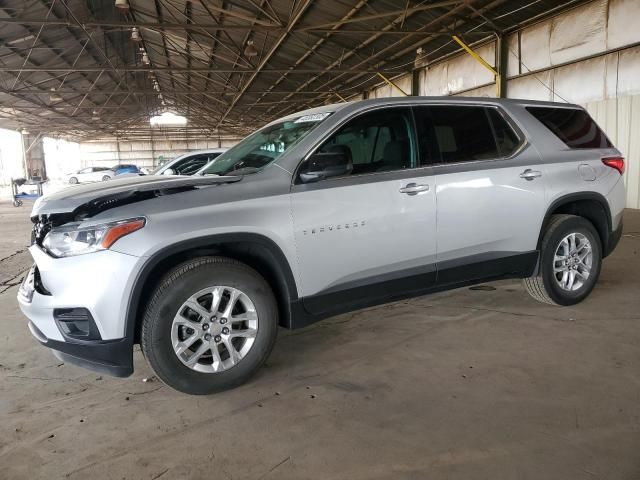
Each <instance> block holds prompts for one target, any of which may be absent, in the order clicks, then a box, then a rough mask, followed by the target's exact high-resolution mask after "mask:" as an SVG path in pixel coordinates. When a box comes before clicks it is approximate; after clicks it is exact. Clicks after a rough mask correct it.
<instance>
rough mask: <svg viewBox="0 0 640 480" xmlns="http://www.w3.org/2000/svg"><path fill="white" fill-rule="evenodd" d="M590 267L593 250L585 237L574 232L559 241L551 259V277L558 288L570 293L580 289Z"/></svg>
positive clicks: (588, 273) (589, 271) (587, 276)
mask: <svg viewBox="0 0 640 480" xmlns="http://www.w3.org/2000/svg"><path fill="white" fill-rule="evenodd" d="M592 266H593V248H592V247H591V242H590V241H589V239H588V238H587V237H586V236H585V235H583V234H582V233H578V232H574V233H570V234H568V235H567V236H565V237H564V238H563V239H562V240H561V241H560V243H559V245H558V248H556V252H555V255H554V257H553V276H554V278H555V280H556V282H557V284H558V285H559V286H560V288H562V289H563V290H567V291H570V292H572V291H576V290H578V289H580V288H581V287H582V286H583V285H584V284H585V282H586V281H587V279H588V278H589V275H590V274H591V268H592Z"/></svg>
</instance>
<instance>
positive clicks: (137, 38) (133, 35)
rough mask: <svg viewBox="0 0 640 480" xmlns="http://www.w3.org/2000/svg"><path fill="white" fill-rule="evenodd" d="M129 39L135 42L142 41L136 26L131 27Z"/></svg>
mask: <svg viewBox="0 0 640 480" xmlns="http://www.w3.org/2000/svg"><path fill="white" fill-rule="evenodd" d="M131 41H132V42H136V43H138V42H141V41H142V37H141V36H140V30H138V28H137V27H133V28H132V29H131Z"/></svg>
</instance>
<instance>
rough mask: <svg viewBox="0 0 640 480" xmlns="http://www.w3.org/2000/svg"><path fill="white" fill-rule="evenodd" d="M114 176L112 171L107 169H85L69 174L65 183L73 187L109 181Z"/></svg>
mask: <svg viewBox="0 0 640 480" xmlns="http://www.w3.org/2000/svg"><path fill="white" fill-rule="evenodd" d="M114 176H115V173H114V171H113V170H111V169H110V168H107V167H87V168H83V169H82V170H78V171H77V172H75V173H70V174H69V175H68V177H67V182H68V183H70V184H72V185H75V184H76V183H89V182H101V181H105V180H110V179H112V178H113V177H114Z"/></svg>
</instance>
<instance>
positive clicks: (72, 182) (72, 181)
mask: <svg viewBox="0 0 640 480" xmlns="http://www.w3.org/2000/svg"><path fill="white" fill-rule="evenodd" d="M69 183H70V184H71V185H75V184H76V183H78V179H77V178H76V177H71V178H70V179H69Z"/></svg>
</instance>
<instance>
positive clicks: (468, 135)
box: [414, 105, 500, 163]
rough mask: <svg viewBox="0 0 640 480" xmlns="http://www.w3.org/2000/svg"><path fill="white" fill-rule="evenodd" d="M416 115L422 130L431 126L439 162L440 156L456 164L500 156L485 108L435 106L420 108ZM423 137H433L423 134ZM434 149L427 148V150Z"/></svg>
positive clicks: (436, 157) (442, 160)
mask: <svg viewBox="0 0 640 480" xmlns="http://www.w3.org/2000/svg"><path fill="white" fill-rule="evenodd" d="M414 112H415V115H416V123H417V124H418V125H419V128H420V126H421V125H422V128H423V129H424V128H425V125H429V128H428V129H429V130H430V131H431V134H430V135H431V136H432V137H433V140H434V142H435V143H436V144H437V146H438V148H437V150H438V152H437V153H436V155H435V156H434V157H433V158H434V160H435V161H438V157H440V161H441V162H443V163H454V162H468V161H474V160H487V159H492V158H498V157H499V156H500V154H499V153H498V146H497V144H496V140H495V138H494V136H493V131H492V129H491V124H490V123H489V117H488V116H487V113H486V109H485V107H479V106H478V107H476V106H455V105H434V106H425V107H416V108H415V109H414ZM427 133H428V132H427ZM419 136H420V137H423V138H427V139H428V138H429V136H428V135H422V134H421V133H419ZM421 146H422V145H421ZM430 148H431V147H430V146H428V145H427V146H424V147H423V150H425V151H429V149H430Z"/></svg>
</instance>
